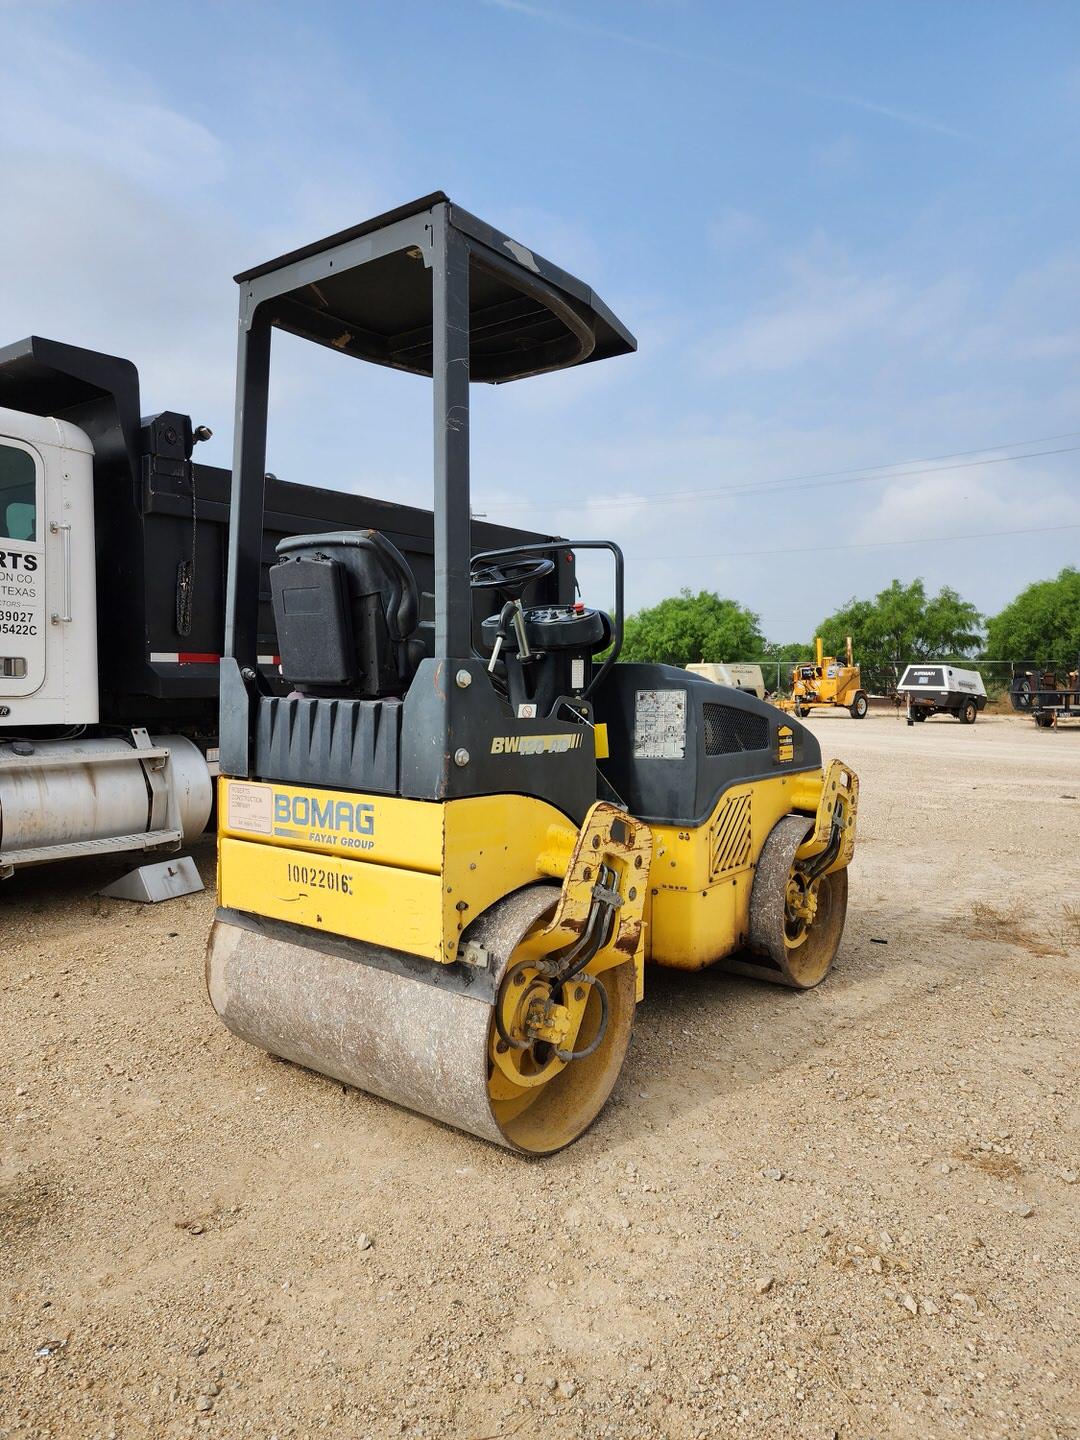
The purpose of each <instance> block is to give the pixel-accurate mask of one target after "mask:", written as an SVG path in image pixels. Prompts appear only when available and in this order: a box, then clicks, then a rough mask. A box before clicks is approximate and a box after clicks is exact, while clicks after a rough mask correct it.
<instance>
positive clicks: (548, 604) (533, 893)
mask: <svg viewBox="0 0 1080 1440" xmlns="http://www.w3.org/2000/svg"><path fill="white" fill-rule="evenodd" d="M238 278H239V283H240V285H241V317H240V319H241V323H240V353H239V375H238V383H237V404H238V415H237V425H236V447H237V453H236V464H235V469H234V481H233V497H232V515H231V526H230V555H229V579H228V628H227V636H226V649H227V654H226V656H225V657H224V659H223V661H222V667H221V669H222V673H221V696H222V702H221V704H222V710H221V770H222V779H221V781H220V792H219V826H220V847H219V860H218V883H219V905H220V908H219V910H218V915H217V919H216V922H215V925H214V929H213V933H212V935H211V939H210V944H209V947H208V952H207V964H206V973H207V986H208V990H209V994H210V998H211V1001H212V1003H213V1005H214V1007H215V1009H216V1010H217V1012H218V1013H219V1015H220V1016H221V1018H222V1019H223V1020H224V1022H225V1024H226V1025H227V1026H228V1027H229V1029H230V1030H232V1031H233V1032H234V1033H235V1034H237V1035H239V1036H241V1037H242V1038H243V1039H245V1040H247V1041H249V1042H251V1043H252V1044H254V1045H257V1046H261V1047H262V1048H263V1049H265V1050H268V1051H270V1052H272V1053H274V1054H276V1055H279V1056H283V1057H285V1058H287V1059H289V1060H292V1061H295V1062H296V1063H298V1064H301V1065H304V1066H307V1067H309V1068H311V1069H313V1070H317V1071H321V1072H322V1073H324V1074H326V1075H330V1076H333V1077H335V1078H336V1079H338V1080H340V1081H344V1082H346V1083H348V1084H351V1085H355V1086H359V1087H361V1088H362V1089H364V1090H367V1091H369V1092H371V1093H372V1094H375V1095H379V1096H382V1097H384V1098H386V1099H388V1100H392V1101H395V1102H397V1103H398V1104H400V1105H405V1106H408V1107H410V1108H411V1109H413V1110H416V1111H419V1112H421V1113H423V1114H425V1115H428V1116H431V1117H433V1118H435V1119H436V1120H440V1121H444V1122H446V1123H447V1124H449V1125H452V1126H457V1127H458V1128H460V1129H462V1130H466V1131H470V1132H472V1133H473V1134H475V1135H479V1136H482V1137H484V1138H485V1139H487V1140H491V1141H494V1142H496V1143H498V1144H501V1145H505V1146H508V1147H510V1148H511V1149H514V1150H518V1151H521V1152H524V1153H527V1154H537V1155H543V1154H550V1153H551V1152H553V1151H555V1150H558V1149H560V1148H561V1147H562V1146H564V1145H567V1144H569V1143H570V1142H571V1141H573V1140H574V1139H576V1137H577V1136H578V1135H580V1134H581V1132H582V1131H583V1130H584V1129H585V1128H586V1126H588V1125H589V1124H590V1122H591V1121H592V1120H593V1119H594V1117H595V1116H596V1115H597V1113H598V1112H599V1110H600V1109H601V1107H602V1106H603V1104H604V1102H605V1100H606V1099H607V1097H608V1095H609V1093H610V1091H611V1089H612V1086H613V1085H614V1083H615V1079H616V1077H617V1076H618V1074H619V1070H620V1068H621V1066H622V1064H623V1060H624V1058H625V1055H626V1051H627V1046H628V1043H629V1039H630V1031H631V1026H632V1023H633V1019H634V1012H635V1008H636V1004H637V1002H638V1001H639V1000H640V999H641V998H642V995H643V992H644V985H645V971H646V966H647V965H648V964H649V963H650V962H651V963H653V964H659V965H665V966H671V967H675V968H680V969H686V970H697V969H700V968H702V967H704V966H707V965H716V964H720V965H724V966H727V967H728V968H731V969H734V970H738V971H742V972H745V973H747V974H750V975H752V976H756V977H759V978H761V979H766V980H770V981H774V982H776V983H778V984H781V985H787V986H790V987H793V988H795V989H806V988H809V987H810V986H813V985H816V984H817V983H818V982H819V981H820V980H822V979H823V978H824V976H825V975H826V973H827V972H828V970H829V968H830V966H831V964H832V962H833V959H834V957H835V955H836V952H837V948H838V946H839V944H840V938H841V933H842V931H843V926H844V918H845V914H846V910H847V889H848V885H847V867H848V864H849V862H850V860H851V857H852V853H853V850H854V845H855V823H856V811H857V807H858V781H857V779H856V776H855V775H854V773H853V772H852V771H851V770H850V769H849V768H848V767H847V766H846V765H844V764H842V763H841V762H840V761H836V760H834V761H832V762H831V763H830V765H829V766H828V768H827V769H825V770H823V768H822V763H821V751H820V747H819V745H818V742H817V741H816V739H815V738H814V737H813V735H811V734H810V733H809V731H808V730H806V729H805V728H804V727H803V726H801V725H799V724H797V723H796V722H794V721H792V720H787V719H785V717H784V716H783V715H781V714H780V712H779V711H778V710H776V709H775V708H774V707H773V706H771V705H768V704H766V703H765V702H764V701H761V700H759V699H757V698H756V697H755V696H753V695H749V694H747V693H745V692H741V691H738V690H736V689H732V688H729V687H726V686H720V685H716V684H713V683H711V682H710V681H708V680H706V679H704V678H702V677H699V676H696V675H690V674H688V673H687V672H686V671H684V670H680V669H675V668H674V667H670V666H664V665H645V664H619V663H616V662H617V659H618V652H619V647H620V645H621V641H622V616H623V614H624V604H623V562H622V554H621V552H620V551H619V549H618V547H617V546H616V545H614V544H612V543H611V542H609V541H581V542H568V541H565V540H557V539H553V538H550V537H549V538H547V539H542V540H538V541H531V542H528V543H516V544H507V545H506V546H504V548H502V549H499V550H490V549H489V550H488V551H486V552H483V553H480V554H473V553H471V545H470V536H471V520H470V506H469V471H468V443H469V442H468V436H469V382H470V378H471V379H472V380H491V381H507V380H513V379H517V378H521V377H524V376H526V375H532V374H537V373H541V372H545V371H551V370H556V369H560V368H565V367H568V366H573V365H577V364H580V363H584V362H586V361H590V360H595V359H600V358H603V357H605V356H613V355H618V354H625V353H627V352H629V351H632V350H634V349H635V348H636V342H635V341H634V338H633V336H632V335H631V334H630V333H629V331H627V330H626V329H625V327H624V326H623V325H622V324H621V322H620V321H619V320H618V319H617V318H616V317H615V316H614V315H613V314H612V312H611V311H610V310H608V309H607V307H606V306H604V305H603V303H602V302H601V301H600V300H599V299H598V298H597V296H596V295H595V294H594V293H593V292H592V291H591V290H590V289H589V288H588V287H587V286H585V285H583V284H582V283H581V282H580V281H578V280H575V279H574V278H573V277H572V276H570V275H568V274H567V273H566V272H565V271H563V270H561V269H558V268H556V267H555V266H553V265H551V264H550V263H549V262H548V261H546V260H544V259H543V258H542V257H541V256H539V255H536V254H535V253H533V252H532V251H530V250H528V249H526V248H525V247H524V246H522V245H520V244H519V243H517V242H516V241H513V240H511V239H509V238H508V237H507V236H505V235H502V234H500V233H499V232H498V231H496V230H494V229H493V228H492V227H491V226H489V225H487V224H485V223H484V222H482V221H480V220H478V219H477V218H476V217H475V216H472V215H470V214H469V213H468V212H466V211H463V210H461V209H460V208H459V207H457V206H455V205H452V204H451V203H450V201H449V200H448V199H447V198H446V196H445V195H442V194H441V193H440V194H436V195H432V196H428V197H426V198H425V199H424V200H421V201H417V202H415V203H414V204H413V205H410V206H405V207H403V208H402V209H400V210H397V211H394V212H392V213H391V214H389V215H386V216H381V217H379V218H378V219H376V220H374V221H370V222H368V223H367V224H366V225H362V226H358V227H356V228H355V229H353V230H350V231H345V232H342V233H341V234H340V235H336V236H334V237H332V238H331V239H329V240H326V241H323V242H321V243H319V244H316V245H312V246H307V247H305V248H304V249H303V250H301V251H297V252H294V253H293V254H292V255H287V256H284V257H283V258H282V259H280V260H277V261H274V262H272V263H271V264H269V265H265V266H261V267H259V268H258V269H256V270H253V271H249V272H246V273H245V274H244V275H241V276H240V277H238ZM275 326H278V327H281V328H284V329H287V330H289V331H290V332H291V333H292V334H294V335H299V336H302V337H306V338H308V339H311V340H314V341H317V342H319V343H322V344H325V345H329V346H331V347H333V348H335V349H337V350H340V351H343V352H344V353H346V354H350V355H354V356H356V357H359V358H364V359H368V360H372V361H375V362H377V363H382V364H386V365H392V366H394V367H395V368H398V369H403V370H407V371H412V372H413V373H415V374H420V375H430V376H431V377H432V379H433V382H434V386H433V388H434V402H435V403H434V418H435V487H434V494H435V505H434V515H433V517H431V516H429V517H427V519H428V525H429V530H428V534H429V535H430V536H431V551H432V554H433V560H434V564H433V566H432V568H431V571H430V574H431V577H432V579H431V581H430V582H425V583H430V584H431V585H432V588H431V589H430V590H426V589H424V588H423V586H422V585H418V584H417V581H416V578H415V575H414V571H413V567H412V566H411V565H410V564H409V563H408V562H406V561H405V559H404V558H403V556H402V554H401V553H400V551H399V550H398V548H397V545H396V544H395V543H394V535H395V534H397V535H399V536H402V537H403V531H404V529H405V527H406V517H405V516H404V515H403V507H394V506H392V505H387V509H386V529H385V530H384V531H381V532H380V531H373V530H368V531H354V532H336V533H329V534H321V535H311V536H301V537H297V538H295V539H292V540H286V541H282V543H281V544H280V545H279V546H278V552H277V561H276V563H275V564H274V565H273V566H272V568H271V569H270V575H269V592H270V596H271V600H272V605H273V615H274V621H275V629H276V644H277V647H278V648H277V652H276V653H277V654H279V655H280V670H281V680H280V683H278V684H271V683H269V682H268V680H267V677H266V676H265V674H262V673H260V671H259V669H258V666H257V663H256V657H257V655H258V653H259V650H260V646H263V645H265V644H267V643H270V642H269V638H268V636H267V635H266V633H265V628H264V630H262V631H261V630H260V623H259V612H258V604H257V601H258V591H259V584H258V577H259V567H260V563H261V537H262V523H261V508H262V507H261V497H262V489H263V478H264V475H265V470H266V454H265V437H266V423H267V406H266V398H267V381H268V372H269V354H270V333H271V330H272V328H273V327H275ZM417 515H418V512H416V511H410V512H409V516H411V519H410V520H409V524H410V525H412V527H413V531H412V536H413V538H412V550H411V552H410V553H413V554H415V553H417V552H418V551H419V550H421V549H422V545H421V544H420V541H419V540H418V539H417V528H416V527H417V526H418V523H419V522H418V520H417ZM582 550H589V551H596V550H601V551H606V552H607V554H608V555H609V556H610V558H611V561H612V565H613V575H614V602H615V603H614V606H613V611H612V614H613V617H614V618H611V617H609V616H608V615H607V614H605V613H604V612H602V611H600V610H598V609H594V608H592V607H591V606H589V605H587V604H585V603H584V602H583V601H581V600H579V599H578V598H577V593H576V579H575V576H576V555H577V553H578V552H580V551H582ZM264 627H265V620H264ZM601 657H603V658H601Z"/></svg>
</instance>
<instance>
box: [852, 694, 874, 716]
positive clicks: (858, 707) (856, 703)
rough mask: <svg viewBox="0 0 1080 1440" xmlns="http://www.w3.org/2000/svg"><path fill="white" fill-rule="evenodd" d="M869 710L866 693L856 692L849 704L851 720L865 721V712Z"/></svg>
mask: <svg viewBox="0 0 1080 1440" xmlns="http://www.w3.org/2000/svg"><path fill="white" fill-rule="evenodd" d="M869 709H870V702H869V700H867V698H866V692H865V691H863V690H859V691H857V692H856V695H855V699H854V700H853V701H852V702H851V706H850V710H851V718H852V719H853V720H865V719H866V712H867V710H869Z"/></svg>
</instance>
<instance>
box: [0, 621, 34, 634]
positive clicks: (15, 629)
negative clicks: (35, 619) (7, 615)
mask: <svg viewBox="0 0 1080 1440" xmlns="http://www.w3.org/2000/svg"><path fill="white" fill-rule="evenodd" d="M37 633H38V630H37V626H36V625H16V624H13V623H12V622H11V621H8V620H0V635H36V634H37Z"/></svg>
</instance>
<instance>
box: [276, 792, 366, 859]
mask: <svg viewBox="0 0 1080 1440" xmlns="http://www.w3.org/2000/svg"><path fill="white" fill-rule="evenodd" d="M301 831H306V832H307V834H306V836H305V838H306V839H307V840H309V841H314V842H317V843H320V844H324V845H325V844H334V845H339V846H341V847H342V848H343V849H346V850H370V849H372V848H373V846H374V844H375V841H374V840H373V839H372V838H371V837H372V836H373V835H374V834H375V806H374V805H372V804H371V803H370V801H366V800H342V799H337V798H335V797H334V796H332V795H328V796H327V797H326V798H325V799H320V798H319V796H318V795H283V794H281V793H280V792H279V791H275V792H274V834H275V835H284V836H286V837H289V838H299V837H300V832H301Z"/></svg>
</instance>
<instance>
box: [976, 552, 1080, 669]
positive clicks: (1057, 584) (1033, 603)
mask: <svg viewBox="0 0 1080 1440" xmlns="http://www.w3.org/2000/svg"><path fill="white" fill-rule="evenodd" d="M986 630H987V638H986V655H987V658H988V659H990V660H1019V661H1028V662H1030V663H1032V664H1035V665H1049V666H1051V667H1053V668H1054V669H1057V670H1065V671H1068V670H1071V669H1073V667H1074V666H1075V665H1076V659H1077V655H1078V653H1080V570H1076V569H1074V568H1073V567H1072V566H1071V565H1070V566H1066V568H1065V569H1064V570H1062V572H1061V574H1060V575H1059V576H1058V577H1057V579H1055V580H1039V581H1037V582H1036V583H1035V584H1034V585H1029V586H1028V587H1027V589H1026V590H1021V592H1020V594H1019V595H1018V596H1017V597H1016V599H1015V600H1014V601H1013V602H1012V604H1011V605H1006V606H1005V609H1004V610H1002V611H1001V613H1000V614H999V615H995V616H994V617H993V618H992V619H991V620H989V621H988V622H987V627H986Z"/></svg>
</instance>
